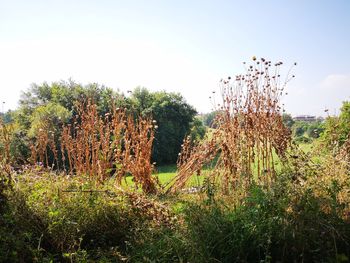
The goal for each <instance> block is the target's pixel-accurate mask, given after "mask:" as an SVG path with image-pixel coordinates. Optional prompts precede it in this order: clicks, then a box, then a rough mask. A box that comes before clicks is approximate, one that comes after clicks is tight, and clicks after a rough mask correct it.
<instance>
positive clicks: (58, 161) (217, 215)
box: [0, 57, 350, 262]
mask: <svg viewBox="0 0 350 263" xmlns="http://www.w3.org/2000/svg"><path fill="white" fill-rule="evenodd" d="M281 66H282V62H278V63H276V64H272V63H271V62H270V61H268V60H266V59H263V58H261V59H259V60H258V59H257V58H255V57H254V58H253V62H252V65H249V66H248V67H247V72H245V73H244V74H241V75H238V76H236V77H234V78H228V79H225V80H223V81H222V83H221V85H222V86H221V91H222V94H221V97H222V99H223V100H222V102H221V103H220V104H219V105H218V108H217V109H215V116H214V117H213V121H211V122H212V124H211V126H210V128H207V129H205V128H203V126H202V123H201V121H200V120H199V119H198V118H197V119H196V118H194V116H195V111H194V109H193V108H192V107H191V106H189V105H188V104H186V103H185V102H184V100H183V98H182V97H181V96H180V95H179V94H172V93H170V94H169V93H166V92H155V93H151V92H149V91H147V90H146V89H141V88H138V89H136V90H135V91H134V92H132V94H131V95H130V97H125V96H124V95H121V94H117V93H114V92H113V91H112V90H110V89H107V88H105V87H102V86H98V85H91V86H88V87H82V86H80V85H77V84H75V83H73V82H67V83H66V82H62V83H53V84H52V85H47V84H43V85H42V86H35V85H34V86H33V87H32V89H31V90H30V91H28V92H27V93H26V94H25V95H24V97H23V98H22V100H21V103H20V107H19V109H18V110H17V111H15V112H13V113H11V118H7V119H6V121H1V123H0V157H1V158H0V160H1V162H0V166H1V167H0V168H1V169H0V213H1V216H0V262H348V261H349V260H350V245H349V243H350V180H349V176H350V133H349V132H350V121H349V118H348V117H349V116H350V115H349V108H350V107H349V105H350V104H349V103H348V102H344V104H343V107H342V109H341V114H340V115H339V116H338V117H328V118H327V119H326V120H325V122H324V123H318V122H315V123H309V124H305V123H300V122H295V121H293V119H292V118H290V116H288V115H285V114H284V115H283V109H282V108H281V106H280V96H281V94H282V93H283V91H284V87H285V85H286V84H287V83H288V81H289V80H290V79H291V78H292V77H293V76H287V78H286V82H282V81H281V76H280V75H279V70H280V68H281ZM271 72H275V73H271ZM8 120H10V121H8ZM181 120H183V121H181ZM162 126H165V127H163V128H162ZM167 132H169V133H167ZM204 133H205V135H204V137H203V134H204ZM297 134H298V135H297ZM157 136H158V137H157ZM171 136H174V138H172V137H171ZM301 136H304V137H305V138H309V139H310V141H309V142H308V144H300V141H299V142H298V140H297V138H301ZM179 137H181V139H180V141H179V142H178V141H177V140H178V138H179ZM175 138H176V139H175ZM157 143H158V144H159V143H162V145H161V147H160V146H157ZM178 143H180V145H179V148H176V147H178V146H177V144H178ZM153 146H155V147H154V148H153ZM167 147H168V148H167ZM176 149H178V151H179V152H176ZM305 149H307V151H306V150H305ZM304 150H305V151H304ZM163 153H165V154H166V155H165V156H163V155H162V154H163ZM174 154H176V156H178V158H177V167H175V165H174V164H172V165H166V166H156V165H155V164H154V162H153V160H162V162H164V163H168V162H169V163H171V162H172V160H173V159H174V158H176V157H174V156H173V155H174Z"/></svg>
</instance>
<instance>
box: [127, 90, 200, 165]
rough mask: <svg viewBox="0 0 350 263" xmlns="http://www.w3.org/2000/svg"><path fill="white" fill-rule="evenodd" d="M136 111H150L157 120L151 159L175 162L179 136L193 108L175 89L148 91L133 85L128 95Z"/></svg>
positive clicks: (187, 126) (183, 133) (188, 125)
mask: <svg viewBox="0 0 350 263" xmlns="http://www.w3.org/2000/svg"><path fill="white" fill-rule="evenodd" d="M131 102H132V105H133V107H134V109H135V110H136V111H138V112H139V113H141V114H143V115H149V114H151V115H152V116H153V118H154V119H155V120H156V121H157V124H158V130H157V132H156V134H155V141H154V148H153V160H154V161H155V162H157V163H158V164H164V163H175V162H176V159H177V156H178V153H179V152H180V150H181V144H182V142H183V138H184V137H185V136H186V135H188V134H189V133H190V130H191V123H192V122H193V120H194V117H195V114H196V110H195V109H194V108H193V107H192V106H190V105H189V104H188V103H187V102H186V101H185V100H184V98H183V97H182V96H181V95H180V94H178V93H168V92H165V91H158V92H149V91H148V90H147V89H145V88H140V87H138V88H136V89H135V90H134V91H133V93H132V95H131Z"/></svg>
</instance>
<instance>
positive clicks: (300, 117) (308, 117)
mask: <svg viewBox="0 0 350 263" xmlns="http://www.w3.org/2000/svg"><path fill="white" fill-rule="evenodd" d="M293 120H294V121H310V122H311V121H316V120H317V119H316V116H311V115H298V116H295V117H294V118H293Z"/></svg>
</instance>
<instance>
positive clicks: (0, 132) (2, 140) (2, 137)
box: [0, 117, 13, 165]
mask: <svg viewBox="0 0 350 263" xmlns="http://www.w3.org/2000/svg"><path fill="white" fill-rule="evenodd" d="M12 133H13V128H12V125H8V124H4V123H3V121H2V118H1V117H0V160H1V163H2V164H6V165H8V164H10V162H11V154H10V147H11V141H12Z"/></svg>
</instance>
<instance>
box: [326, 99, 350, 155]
mask: <svg viewBox="0 0 350 263" xmlns="http://www.w3.org/2000/svg"><path fill="white" fill-rule="evenodd" d="M349 134H350V102H349V101H344V102H343V105H342V107H341V109H340V114H339V116H338V117H337V116H329V117H327V118H326V120H325V123H324V132H323V134H322V138H323V141H324V142H325V143H326V145H327V146H328V147H330V148H339V147H341V146H342V145H343V144H344V143H345V141H346V140H347V138H348V136H349Z"/></svg>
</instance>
